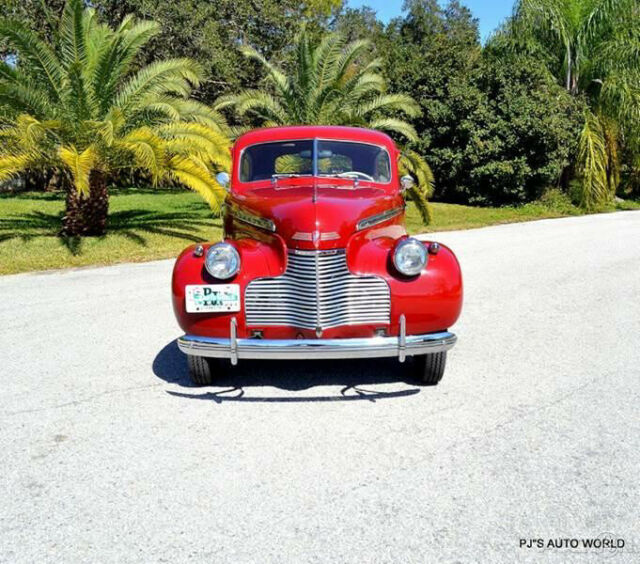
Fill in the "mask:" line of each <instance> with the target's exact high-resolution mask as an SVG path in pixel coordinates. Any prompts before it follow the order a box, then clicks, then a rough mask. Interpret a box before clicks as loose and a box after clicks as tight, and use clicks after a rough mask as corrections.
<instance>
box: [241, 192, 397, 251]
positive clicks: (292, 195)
mask: <svg viewBox="0 0 640 564" xmlns="http://www.w3.org/2000/svg"><path fill="white" fill-rule="evenodd" d="M231 203H232V206H234V205H237V206H239V207H240V208H241V209H242V210H244V211H245V212H248V213H252V214H254V215H258V216H260V217H264V218H269V219H271V220H272V221H273V222H274V223H275V225H276V232H277V233H278V235H280V236H281V237H282V238H283V239H284V240H285V241H286V243H287V246H289V247H297V248H302V249H332V248H343V247H345V246H346V243H347V241H348V239H349V237H350V236H351V235H352V234H353V233H354V232H355V231H356V225H357V223H358V222H359V221H360V220H362V219H364V218H367V217H370V216H372V215H374V214H377V213H380V212H382V211H385V210H387V209H391V208H395V207H398V206H401V205H402V204H403V201H402V197H401V196H400V195H399V194H398V193H397V192H394V193H390V191H389V190H388V189H385V188H379V187H375V186H371V187H365V186H360V187H358V188H355V189H354V188H352V187H351V186H330V187H318V188H316V197H315V198H314V189H313V187H312V186H296V187H278V188H274V187H273V186H268V187H263V188H254V189H251V190H244V191H243V192H242V193H241V194H234V196H233V197H232V199H231Z"/></svg>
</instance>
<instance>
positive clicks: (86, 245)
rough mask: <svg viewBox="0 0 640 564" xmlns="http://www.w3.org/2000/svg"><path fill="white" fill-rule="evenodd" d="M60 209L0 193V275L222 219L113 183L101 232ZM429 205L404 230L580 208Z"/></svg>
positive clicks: (179, 196) (68, 261) (142, 245)
mask: <svg viewBox="0 0 640 564" xmlns="http://www.w3.org/2000/svg"><path fill="white" fill-rule="evenodd" d="M63 208H64V196H63V195H62V194H58V193H42V192H27V193H22V194H18V195H9V194H0V274H12V273H17V272H27V271H32V270H46V269H51V268H67V267H78V266H87V265H104V264H113V263H117V262H141V261H148V260H154V259H161V258H170V257H174V256H176V255H177V254H178V253H179V252H180V251H181V250H182V249H183V248H184V247H186V246H187V245H190V244H191V243H194V242H201V241H210V240H215V239H219V238H220V236H221V233H222V229H221V221H220V220H219V219H214V218H212V217H211V213H210V211H209V208H208V207H207V205H206V204H205V203H204V202H203V201H202V200H201V199H200V198H199V196H197V195H196V194H194V193H192V192H186V191H182V190H144V189H129V190H113V191H112V192H111V199H110V206H109V222H108V230H107V234H106V235H104V236H103V237H86V238H82V239H80V238H63V237H59V236H58V231H59V229H60V218H61V215H62V211H63ZM433 208H434V223H433V224H432V225H430V226H429V227H428V228H427V227H425V226H424V225H422V222H421V220H420V216H419V214H418V213H417V211H416V209H415V207H414V206H413V205H412V204H409V207H408V210H407V226H408V228H409V231H410V232H411V233H419V232H427V231H446V230H452V229H469V228H473V227H483V226H485V225H494V224H498V223H511V222H517V221H529V220H533V219H542V218H548V217H563V216H567V215H579V214H582V213H583V212H582V210H580V209H579V208H576V207H574V206H572V205H571V204H570V203H569V202H568V201H567V199H566V197H564V196H562V195H560V194H557V193H553V192H552V193H551V195H550V196H548V197H547V198H546V199H545V200H544V201H541V202H536V203H532V204H527V205H525V206H522V207H505V208H478V207H470V206H459V205H454V204H439V203H434V204H433ZM615 209H640V203H636V202H623V203H620V204H616V205H612V206H611V207H610V208H608V209H607V210H604V211H614V210H615Z"/></svg>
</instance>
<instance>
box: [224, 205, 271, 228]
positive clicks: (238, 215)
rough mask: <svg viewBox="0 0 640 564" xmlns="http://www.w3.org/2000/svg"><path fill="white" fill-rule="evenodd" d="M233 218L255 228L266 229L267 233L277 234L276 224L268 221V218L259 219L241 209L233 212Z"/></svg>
mask: <svg viewBox="0 0 640 564" xmlns="http://www.w3.org/2000/svg"><path fill="white" fill-rule="evenodd" d="M231 217H233V218H235V219H237V220H238V221H242V222H243V223H248V224H249V225H253V226H254V227H260V228H261V229H266V230H267V231H271V232H275V230H276V224H275V223H274V222H273V221H271V220H270V219H267V218H266V217H259V216H257V215H253V214H252V213H248V212H246V211H243V210H240V209H234V210H232V211H231Z"/></svg>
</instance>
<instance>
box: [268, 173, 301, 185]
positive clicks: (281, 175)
mask: <svg viewBox="0 0 640 564" xmlns="http://www.w3.org/2000/svg"><path fill="white" fill-rule="evenodd" d="M301 176H311V175H310V174H300V173H298V172H276V173H275V174H272V175H271V183H272V184H273V185H274V186H278V179H279V178H300V177H301Z"/></svg>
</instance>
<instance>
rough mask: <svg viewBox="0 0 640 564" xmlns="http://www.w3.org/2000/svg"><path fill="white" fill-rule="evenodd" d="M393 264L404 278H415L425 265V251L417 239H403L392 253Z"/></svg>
mask: <svg viewBox="0 0 640 564" xmlns="http://www.w3.org/2000/svg"><path fill="white" fill-rule="evenodd" d="M393 264H394V265H395V267H396V268H397V269H398V271H399V272H401V273H402V274H404V275H405V276H415V275H416V274H419V273H420V271H421V270H422V269H423V268H424V266H425V264H427V249H426V247H425V246H424V245H423V244H422V243H421V242H420V241H418V240H417V239H411V238H408V239H403V240H402V241H400V243H398V244H397V245H396V248H395V251H394V252H393Z"/></svg>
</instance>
